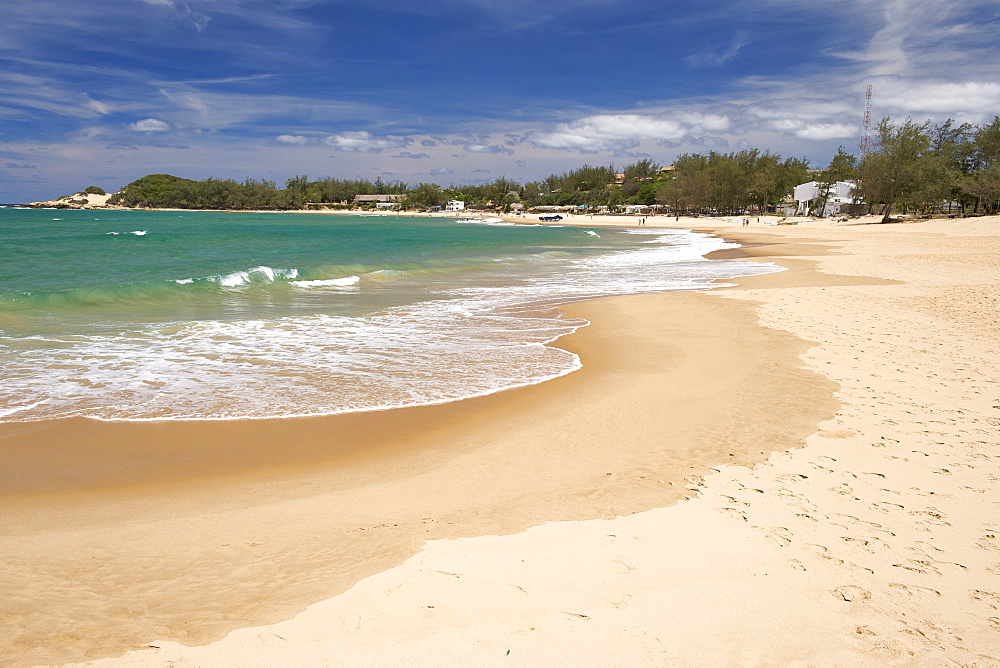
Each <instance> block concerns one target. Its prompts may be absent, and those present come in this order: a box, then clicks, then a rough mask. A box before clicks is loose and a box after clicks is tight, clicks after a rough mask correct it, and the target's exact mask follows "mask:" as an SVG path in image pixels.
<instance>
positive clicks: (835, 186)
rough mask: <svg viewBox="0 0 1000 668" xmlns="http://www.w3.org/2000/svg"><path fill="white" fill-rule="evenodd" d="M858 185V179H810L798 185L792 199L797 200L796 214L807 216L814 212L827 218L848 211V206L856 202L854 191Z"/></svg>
mask: <svg viewBox="0 0 1000 668" xmlns="http://www.w3.org/2000/svg"><path fill="white" fill-rule="evenodd" d="M857 187H858V183H857V181H837V182H836V183H821V182H819V181H809V182H808V183H803V184H801V185H797V186H795V191H794V193H793V195H792V199H793V200H794V201H795V213H794V215H796V216H807V215H809V214H810V213H813V214H815V215H818V216H820V217H823V218H825V217H827V216H836V215H839V214H841V213H846V212H847V210H848V207H849V206H850V205H852V204H854V193H855V191H856V190H857Z"/></svg>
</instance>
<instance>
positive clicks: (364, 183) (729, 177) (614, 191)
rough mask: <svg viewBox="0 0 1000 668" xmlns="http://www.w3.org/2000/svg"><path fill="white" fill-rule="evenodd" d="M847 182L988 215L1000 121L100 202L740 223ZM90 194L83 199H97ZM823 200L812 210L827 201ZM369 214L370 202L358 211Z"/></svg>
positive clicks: (150, 180) (154, 181)
mask: <svg viewBox="0 0 1000 668" xmlns="http://www.w3.org/2000/svg"><path fill="white" fill-rule="evenodd" d="M847 180H857V181H858V184H859V186H858V189H857V191H856V192H857V199H858V205H857V206H856V210H857V211H859V212H860V211H862V210H867V211H878V212H879V213H882V214H883V215H884V217H885V219H886V220H887V219H889V217H890V216H891V215H892V214H893V213H896V212H904V213H905V212H909V211H915V212H924V213H930V212H934V211H943V212H951V211H953V210H957V211H959V212H961V213H963V214H964V213H969V212H973V213H975V212H980V211H987V212H992V211H996V210H997V206H998V201H1000V116H997V117H995V118H994V119H993V121H992V122H991V123H989V124H988V125H986V126H983V127H977V126H974V125H971V124H969V123H961V124H959V123H957V122H956V121H954V120H948V121H946V122H945V123H943V124H941V125H937V126H931V124H930V122H929V121H928V122H925V123H916V122H914V121H912V120H911V119H909V118H907V119H906V120H904V121H902V122H899V123H896V122H894V121H892V119H890V118H883V119H882V120H881V121H879V122H878V123H877V124H876V126H875V128H874V134H873V137H872V142H871V148H870V150H868V151H867V152H865V153H864V154H862V155H861V156H860V157H856V156H854V155H852V154H850V153H848V152H846V151H845V150H844V148H843V147H840V149H838V151H837V154H836V155H834V156H833V159H832V160H831V161H830V164H829V165H828V166H827V167H826V169H823V170H810V169H809V164H808V161H807V160H805V159H800V158H783V157H782V156H780V155H777V154H775V153H771V152H770V151H760V150H758V149H745V150H741V151H736V152H732V153H716V152H714V151H712V152H710V153H708V154H700V153H688V154H684V155H681V156H679V157H678V158H677V160H676V161H675V163H674V165H672V166H670V167H667V168H661V166H660V165H659V164H657V163H655V162H653V161H652V160H650V159H641V160H638V161H636V162H634V163H632V164H629V165H626V166H625V167H624V168H622V169H621V171H619V170H617V169H616V168H615V167H614V166H613V165H607V166H595V165H588V164H585V165H583V166H581V167H579V168H577V169H574V170H572V171H568V172H565V173H562V174H552V175H550V176H548V177H546V178H545V179H542V180H541V181H533V182H528V183H518V182H515V181H512V180H510V179H507V178H506V177H500V178H497V179H494V180H492V181H489V182H486V183H481V184H474V185H462V186H451V187H448V188H444V187H441V186H439V185H436V184H433V183H419V184H416V185H409V184H406V183H403V182H401V181H396V182H392V183H384V182H383V181H382V180H381V179H376V180H375V181H374V182H371V181H368V180H366V179H334V178H322V179H317V180H310V178H309V177H308V176H305V175H298V176H295V177H293V178H291V179H288V180H287V181H286V182H285V187H284V188H278V187H277V185H276V184H275V183H274V182H273V181H256V180H251V179H247V180H246V181H243V182H242V183H240V182H236V181H232V180H220V179H213V178H210V179H205V180H204V181H192V180H190V179H183V178H180V177H177V176H171V175H169V174H150V175H148V176H144V177H142V178H141V179H138V180H137V181H133V182H132V183H130V184H129V185H127V186H125V188H123V189H122V190H121V191H120V192H118V193H116V194H115V195H114V196H112V198H111V200H110V202H109V203H110V204H112V205H120V206H126V207H150V208H181V209H232V210H247V209H298V208H303V207H309V208H347V207H349V206H353V205H354V204H355V197H356V196H358V195H369V196H371V195H396V196H401V197H396V198H394V201H395V203H397V204H398V206H399V207H400V208H404V209H421V210H422V209H427V208H433V207H438V206H441V205H443V204H444V203H445V202H446V201H448V200H451V199H457V200H461V201H463V202H465V203H466V205H468V206H470V207H482V208H493V209H502V210H510V209H511V208H512V207H516V206H518V205H520V206H523V207H525V208H532V207H538V206H559V207H584V208H586V209H589V210H607V211H618V210H620V209H621V208H622V207H624V206H626V205H646V206H652V205H662V206H665V207H668V208H669V210H670V211H672V212H677V213H714V214H721V215H726V214H738V213H745V212H750V211H755V212H759V213H765V212H768V211H775V210H778V208H779V207H780V205H781V204H782V203H783V202H785V201H786V200H787V199H788V198H789V196H790V195H791V193H792V189H793V188H794V187H795V186H796V185H798V184H801V183H805V182H808V181H816V182H818V183H819V184H820V186H821V187H820V192H827V191H828V189H826V188H823V187H822V186H823V185H830V186H832V185H833V184H835V183H837V182H838V181H847ZM98 191H100V193H101V194H103V191H102V190H101V189H100V188H97V187H95V186H91V187H90V188H88V189H87V190H86V191H84V192H87V193H89V192H98ZM824 200H825V197H821V200H820V201H819V205H820V206H819V208H820V209H822V205H824V204H825V203H826V202H825V201H824ZM368 205H369V206H375V204H374V202H370V203H368Z"/></svg>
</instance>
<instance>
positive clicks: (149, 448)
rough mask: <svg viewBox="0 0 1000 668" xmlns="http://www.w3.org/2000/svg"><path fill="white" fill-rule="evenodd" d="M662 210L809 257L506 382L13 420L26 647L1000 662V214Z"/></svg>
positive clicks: (580, 312)
mask: <svg viewBox="0 0 1000 668" xmlns="http://www.w3.org/2000/svg"><path fill="white" fill-rule="evenodd" d="M619 220H620V219H619ZM569 222H571V223H572V222H573V221H572V220H571V221H569ZM580 222H581V223H583V224H587V225H591V224H614V222H615V221H613V220H604V221H601V220H598V221H590V220H587V221H580ZM656 222H657V221H656V220H649V222H648V223H647V224H655V223H656ZM660 222H661V224H675V223H677V224H680V225H682V226H685V227H694V226H700V227H701V228H702V229H704V230H706V231H714V232H717V233H721V234H724V235H725V236H727V237H731V238H738V239H740V240H742V241H745V242H746V243H747V249H746V251H745V252H747V253H748V254H750V255H754V256H759V257H761V258H764V259H773V260H774V261H776V262H778V263H780V264H782V265H784V266H787V267H788V268H789V271H786V272H782V273H778V274H767V275H760V276H754V277H750V278H747V279H743V280H741V281H740V286H739V287H736V288H727V289H722V290H716V291H712V292H710V293H673V294H662V295H641V296H633V297H619V298H609V299H603V300H596V301H593V302H587V303H581V304H575V305H573V306H572V307H570V308H568V309H567V311H569V312H570V313H571V314H572V315H573V316H575V317H585V318H587V319H589V320H591V322H592V323H593V324H592V325H591V326H589V327H586V328H584V329H582V330H580V331H579V332H577V333H576V334H574V335H571V336H568V337H565V338H564V339H561V340H560V341H559V342H558V343H557V344H558V345H560V346H564V347H566V348H568V349H570V350H573V351H574V352H577V353H578V354H580V355H581V358H582V359H583V362H584V368H583V369H582V370H581V371H579V372H577V373H574V374H571V375H569V376H565V377H562V378H559V379H556V380H553V381H549V382H547V383H544V384H542V385H538V386H533V387H528V388H520V389H517V390H512V391H509V392H504V393H500V394H497V395H493V396H490V397H483V398H478V399H473V400H468V401H462V402H456V403H453V404H448V405H443V406H431V407H424V408H418V409H404V410H399V411H386V412H382V413H374V414H367V415H356V416H335V417H331V418H318V419H309V420H277V421H264V422H258V423H251V422H242V423H207V424H205V423H203V424H196V423H187V424H185V423H160V424H155V425H138V424H131V425H128V424H126V425H121V424H100V423H91V422H88V421H67V422H62V423H50V424H45V425H34V426H33V427H32V428H30V429H29V428H24V427H16V428H6V429H5V430H3V431H0V456H2V457H3V461H4V462H11V466H12V468H11V469H10V470H11V471H15V470H16V474H9V475H5V480H6V482H5V485H9V486H7V487H5V489H6V490H8V493H7V494H6V495H5V496H4V497H3V498H2V499H0V502H2V503H0V508H2V510H0V517H2V520H3V521H2V526H3V527H4V529H3V541H2V543H0V555H2V566H3V569H4V573H5V576H4V580H5V584H4V589H5V594H6V595H5V596H4V597H3V602H2V603H0V606H2V612H0V615H2V617H0V618H2V619H3V623H4V624H5V627H6V629H9V631H8V632H6V633H4V634H3V638H2V639H0V642H2V643H3V646H2V651H0V662H2V663H4V664H5V665H18V664H33V663H60V662H70V661H80V660H83V659H95V658H98V657H102V656H108V657H114V656H119V655H121V654H122V653H123V652H125V651H126V650H129V649H133V650H135V651H132V652H129V653H127V654H126V655H125V656H124V657H123V659H122V660H124V661H125V662H127V663H137V664H145V665H163V664H166V663H168V662H177V663H178V664H180V665H276V664H284V665H306V664H308V665H315V664H324V663H327V664H352V665H358V664H362V665H363V664H380V665H385V664H390V665H418V664H419V665H428V664H431V665H435V664H448V665H455V664H463V665H480V664H483V663H486V664H489V663H501V662H506V661H510V662H513V663H516V664H520V665H524V664H529V665H530V664H536V665H537V664H548V665H555V664H559V665H608V664H611V665H622V664H626V663H628V664H635V663H640V664H648V665H664V664H668V665H669V664H678V665H705V664H715V665H719V664H748V663H751V664H756V663H776V664H786V663H794V662H801V663H804V664H827V665H847V664H857V663H863V662H868V663H886V662H901V663H917V664H923V665H939V664H941V663H946V662H949V661H954V662H959V663H963V662H964V663H971V662H973V661H981V662H982V661H990V660H996V658H995V657H997V656H1000V631H998V627H1000V622H997V620H998V619H1000V612H998V610H1000V575H998V573H1000V539H998V538H997V536H998V535H1000V534H997V533H996V531H997V530H1000V525H998V520H1000V514H998V513H997V499H996V495H995V493H994V492H993V489H992V488H993V485H994V484H995V481H996V480H997V479H998V477H1000V447H998V440H1000V439H998V438H997V436H996V433H997V431H998V429H997V428H998V425H1000V419H998V418H1000V409H998V408H997V406H998V405H1000V400H998V397H1000V392H998V388H997V381H996V379H997V378H1000V373H998V372H1000V368H998V366H1000V353H998V350H997V348H998V346H997V342H998V336H997V334H998V332H997V323H996V319H995V313H996V312H997V311H996V306H997V305H998V299H997V289H996V287H995V286H997V285H998V284H1000V262H998V258H1000V245H998V241H997V238H998V234H997V233H998V232H1000V221H998V220H997V219H978V220H971V221H934V222H921V223H912V224H905V225H885V226H878V225H856V224H855V225H851V224H848V225H845V224H843V223H840V224H834V223H830V222H825V221H821V222H814V223H803V224H800V225H797V226H787V227H786V226H780V227H771V226H764V225H756V224H755V225H752V226H751V227H750V228H742V229H741V228H740V226H739V225H733V224H729V223H725V222H722V221H703V220H700V221H692V220H684V221H672V220H670V221H667V220H661V221H660ZM631 224H634V221H632V222H631ZM838 406H839V408H838ZM178 446H180V447H182V448H183V450H178ZM80 448H85V451H86V452H87V453H88V454H87V457H86V458H85V459H81V460H78V461H73V462H72V465H71V466H67V465H66V464H67V462H69V461H71V460H67V459H66V458H67V457H69V456H71V453H74V452H80V451H81V450H80ZM84 461H89V462H92V463H93V468H92V469H88V470H82V469H81V466H80V465H81V463H82V462H84ZM529 527H532V528H530V529H529ZM526 529H527V530H526ZM518 532H520V533H518ZM491 534H493V535H491ZM455 539H460V540H455ZM310 604H314V605H311V606H310V607H309V608H308V609H306V606H309V605H310ZM285 620H287V621H285ZM266 624H272V625H271V626H264V625H266ZM234 629H240V630H236V631H234ZM231 631H232V633H229V632H231ZM227 633H229V635H226V634H227ZM224 636H225V637H224ZM213 641H214V642H213ZM209 642H212V643H213V644H209V645H204V643H209ZM147 645H155V647H146V648H144V647H145V646H147ZM192 645H201V646H198V647H192ZM110 662H119V661H110Z"/></svg>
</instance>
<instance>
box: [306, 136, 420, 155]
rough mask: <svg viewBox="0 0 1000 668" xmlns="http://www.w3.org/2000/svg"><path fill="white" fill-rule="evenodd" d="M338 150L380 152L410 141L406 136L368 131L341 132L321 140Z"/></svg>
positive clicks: (401, 146)
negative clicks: (382, 135) (376, 134)
mask: <svg viewBox="0 0 1000 668" xmlns="http://www.w3.org/2000/svg"><path fill="white" fill-rule="evenodd" d="M323 141H324V142H326V144H327V145H328V146H331V147H333V148H334V149H336V150H338V151H347V152H350V153H381V152H382V151H383V150H385V149H394V148H404V147H406V146H408V145H409V144H410V143H412V141H413V140H412V139H409V138H408V137H397V136H392V135H387V136H385V137H375V136H373V135H372V134H371V133H369V132H343V133H340V134H334V135H330V136H329V137H327V138H326V139H324V140H323Z"/></svg>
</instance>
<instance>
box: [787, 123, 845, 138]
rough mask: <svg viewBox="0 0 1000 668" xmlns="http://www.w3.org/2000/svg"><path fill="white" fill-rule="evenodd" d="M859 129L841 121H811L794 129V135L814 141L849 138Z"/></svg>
mask: <svg viewBox="0 0 1000 668" xmlns="http://www.w3.org/2000/svg"><path fill="white" fill-rule="evenodd" d="M859 132H860V130H859V128H858V126H856V125H844V124H842V123H811V124H807V125H805V126H804V127H802V128H800V129H798V130H795V131H794V134H795V136H796V137H800V138H802V139H812V140H814V141H825V140H828V139H849V138H852V137H857V136H858V134H859Z"/></svg>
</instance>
